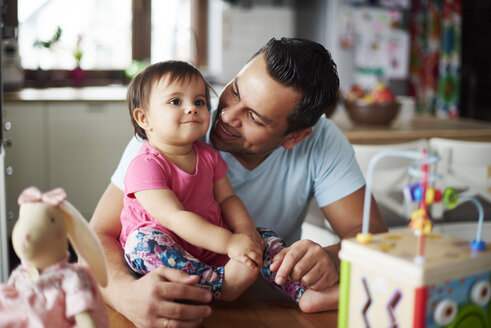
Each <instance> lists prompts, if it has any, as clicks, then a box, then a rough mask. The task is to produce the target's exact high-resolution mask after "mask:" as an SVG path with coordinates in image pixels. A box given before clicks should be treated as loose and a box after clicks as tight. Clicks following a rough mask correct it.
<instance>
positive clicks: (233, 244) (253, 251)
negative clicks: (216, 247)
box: [228, 233, 263, 270]
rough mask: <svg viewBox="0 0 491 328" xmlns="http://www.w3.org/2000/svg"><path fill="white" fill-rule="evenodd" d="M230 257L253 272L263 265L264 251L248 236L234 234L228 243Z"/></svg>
mask: <svg viewBox="0 0 491 328" xmlns="http://www.w3.org/2000/svg"><path fill="white" fill-rule="evenodd" d="M228 257H230V258H231V259H233V260H235V261H238V262H241V263H244V264H245V265H247V266H248V267H249V268H250V269H251V270H257V269H258V268H259V267H262V265H263V249H262V247H261V245H260V244H258V243H257V242H254V241H253V240H252V238H251V237H249V236H248V235H246V234H241V233H240V234H237V233H236V234H233V235H232V237H231V238H230V241H229V243H228Z"/></svg>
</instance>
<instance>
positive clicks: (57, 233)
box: [55, 229, 65, 239]
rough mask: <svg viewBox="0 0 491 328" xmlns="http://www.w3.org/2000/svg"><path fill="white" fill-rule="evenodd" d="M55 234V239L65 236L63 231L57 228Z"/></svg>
mask: <svg viewBox="0 0 491 328" xmlns="http://www.w3.org/2000/svg"><path fill="white" fill-rule="evenodd" d="M55 235H56V238H57V239H61V238H64V237H65V235H64V233H63V231H61V229H57V230H56V233H55Z"/></svg>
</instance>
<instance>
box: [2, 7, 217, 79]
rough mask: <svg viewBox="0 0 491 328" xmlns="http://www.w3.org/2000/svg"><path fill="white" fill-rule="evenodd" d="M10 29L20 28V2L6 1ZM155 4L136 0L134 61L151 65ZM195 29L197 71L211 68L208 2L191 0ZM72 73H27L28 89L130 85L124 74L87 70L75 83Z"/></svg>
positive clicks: (113, 71)
mask: <svg viewBox="0 0 491 328" xmlns="http://www.w3.org/2000/svg"><path fill="white" fill-rule="evenodd" d="M5 6H6V19H5V25H6V26H13V27H18V26H19V21H18V19H17V0H5ZM151 17H152V2H151V1H150V0H132V23H131V29H132V37H131V38H132V42H131V49H132V51H131V57H132V60H140V61H144V60H146V61H148V60H149V59H150V54H151V40H152V35H151V33H152V32H151V31H152V26H151V21H152V20H151ZM191 26H192V29H193V33H194V34H195V36H196V47H197V49H198V56H197V62H196V63H193V64H195V65H196V66H197V67H203V66H206V65H207V53H208V50H207V37H208V36H207V33H208V32H207V29H208V0H191ZM70 74H71V71H70V70H32V69H24V88H46V87H70V86H75V87H83V86H104V85H109V84H114V83H121V84H128V83H129V80H130V79H129V78H128V77H126V75H125V72H124V70H85V78H84V79H83V81H81V82H74V81H73V79H71V78H70Z"/></svg>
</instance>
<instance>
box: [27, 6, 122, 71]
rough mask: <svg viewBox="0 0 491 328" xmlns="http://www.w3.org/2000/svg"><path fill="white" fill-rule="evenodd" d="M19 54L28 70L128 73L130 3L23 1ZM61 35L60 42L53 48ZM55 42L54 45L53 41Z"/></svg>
mask: <svg viewBox="0 0 491 328" xmlns="http://www.w3.org/2000/svg"><path fill="white" fill-rule="evenodd" d="M18 19H19V53H20V56H21V62H22V66H23V67H24V68H25V69H37V68H41V69H45V70H47V69H65V70H68V69H73V68H75V67H76V66H77V60H76V59H75V56H74V53H75V51H76V50H77V47H78V49H79V50H80V53H81V54H82V56H81V60H80V67H81V68H83V69H106V70H107V69H109V70H114V69H125V68H126V67H128V66H129V65H130V63H131V0H84V1H79V0H18ZM57 28H60V29H61V36H60V38H59V40H58V41H54V42H52V43H51V45H50V47H49V48H45V47H43V46H35V45H34V44H35V42H36V41H44V42H48V44H49V41H50V40H52V39H53V38H54V36H55V34H56V31H57ZM52 41H53V40H52Z"/></svg>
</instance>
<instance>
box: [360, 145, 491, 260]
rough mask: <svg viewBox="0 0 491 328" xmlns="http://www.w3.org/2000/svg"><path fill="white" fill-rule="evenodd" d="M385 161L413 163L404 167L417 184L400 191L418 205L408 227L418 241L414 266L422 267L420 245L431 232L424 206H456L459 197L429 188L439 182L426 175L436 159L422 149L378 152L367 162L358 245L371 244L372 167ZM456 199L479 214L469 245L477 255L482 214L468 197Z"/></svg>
mask: <svg viewBox="0 0 491 328" xmlns="http://www.w3.org/2000/svg"><path fill="white" fill-rule="evenodd" d="M385 157H403V158H408V159H413V160H415V162H413V163H411V164H410V165H409V167H408V173H409V174H410V175H411V176H413V177H415V178H419V179H420V183H419V184H416V185H414V184H413V185H412V186H411V188H409V186H407V187H406V188H405V190H404V195H405V197H406V198H407V197H410V198H411V200H417V201H419V208H418V210H417V211H415V212H414V213H413V214H412V215H411V222H410V224H409V226H410V227H411V228H412V230H413V231H414V233H415V235H416V236H417V237H418V256H417V257H416V258H415V262H417V263H421V264H422V263H424V261H425V259H424V244H425V236H427V235H428V234H429V233H430V232H431V228H432V223H431V220H430V219H429V217H428V204H432V203H433V202H434V201H435V202H436V201H440V200H442V195H443V200H442V202H443V204H444V205H445V206H447V207H448V208H453V207H455V206H457V202H458V199H459V195H458V194H457V193H456V191H455V190H454V189H452V188H446V189H445V192H444V193H442V192H441V191H440V190H435V189H433V188H430V187H429V185H430V183H431V182H433V181H435V180H438V179H440V178H441V177H440V175H438V174H435V173H430V169H429V166H430V165H431V164H434V163H436V162H438V161H439V160H440V159H439V157H438V156H436V155H432V154H428V153H427V152H426V149H424V150H423V151H422V152H416V151H410V150H384V151H381V152H379V153H377V154H375V156H374V157H373V158H372V159H371V160H370V162H369V164H368V168H367V177H366V188H365V199H364V204H363V224H362V232H361V233H359V234H358V236H357V240H358V242H360V243H369V242H370V241H371V235H370V233H369V220H370V206H371V201H370V200H371V199H370V198H371V194H372V184H373V172H374V170H375V165H376V164H377V163H378V162H379V161H380V160H381V159H382V158H385ZM460 199H461V200H462V201H471V202H472V203H474V205H476V207H477V210H478V213H479V222H478V227H477V233H476V239H475V240H473V241H472V242H471V244H470V248H471V250H473V251H481V250H483V249H485V247H486V244H485V243H484V241H482V239H481V238H482V225H483V221H484V214H483V213H484V211H483V208H482V205H481V203H479V201H478V200H477V199H476V198H475V197H473V196H470V195H466V194H461V195H460Z"/></svg>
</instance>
